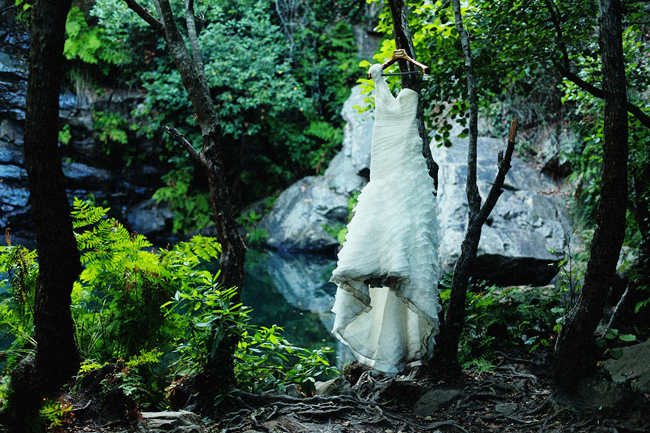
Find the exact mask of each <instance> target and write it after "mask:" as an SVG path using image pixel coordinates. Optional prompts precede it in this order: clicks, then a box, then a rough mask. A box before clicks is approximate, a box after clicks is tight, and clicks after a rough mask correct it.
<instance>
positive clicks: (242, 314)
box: [0, 199, 334, 425]
mask: <svg viewBox="0 0 650 433" xmlns="http://www.w3.org/2000/svg"><path fill="white" fill-rule="evenodd" d="M107 212H108V209H105V208H101V207H92V206H90V205H89V204H87V203H85V202H83V201H81V200H79V199H75V201H74V209H73V212H72V217H73V229H74V231H75V233H76V238H77V244H78V247H79V250H80V252H81V262H82V264H83V265H84V270H83V271H82V273H81V275H80V277H79V280H78V281H77V282H75V284H74V288H73V293H72V306H71V310H72V316H73V319H74V322H75V333H76V335H75V336H76V341H77V344H78V346H79V350H80V353H81V356H82V358H83V359H85V361H84V362H83V363H82V365H81V368H80V375H81V376H80V377H83V376H86V375H88V374H90V373H91V372H92V371H93V370H96V369H98V368H101V367H102V365H105V364H107V363H115V365H116V370H115V372H114V373H112V374H109V375H108V376H107V377H106V378H105V379H104V382H103V385H102V386H104V388H105V392H106V393H109V392H111V390H112V389H114V388H116V387H117V389H119V390H120V392H121V393H122V394H124V395H125V396H127V397H128V398H129V399H130V401H132V402H133V403H134V404H135V405H136V406H142V407H146V406H148V405H151V404H155V405H160V404H161V402H162V398H163V388H164V386H163V385H161V377H160V373H159V371H160V370H161V367H162V370H163V371H164V370H168V371H169V372H170V374H171V377H170V378H169V379H175V378H178V377H179V376H183V375H185V374H190V373H196V372H198V371H200V370H201V368H202V367H203V366H204V365H205V364H206V363H207V362H208V361H209V360H210V358H211V357H212V356H214V354H215V352H216V349H217V348H218V346H219V344H220V342H221V341H222V340H223V338H224V337H225V336H237V337H238V340H239V342H240V343H239V347H238V348H237V352H236V355H235V356H236V357H237V359H238V360H239V362H238V363H237V371H236V377H237V378H238V380H240V381H241V383H242V386H244V387H246V388H248V389H251V390H269V389H284V388H285V387H286V386H287V385H288V384H290V383H297V384H299V385H301V386H302V388H303V392H306V393H309V392H310V391H309V390H312V391H313V382H314V380H315V379H314V378H315V377H325V376H327V375H328V374H331V373H332V372H333V371H334V370H333V368H332V367H330V365H329V363H328V361H327V360H326V358H325V357H324V355H323V352H322V351H313V352H312V351H310V350H307V349H302V348H297V347H294V346H292V345H291V344H290V343H288V342H287V341H286V340H284V339H283V338H282V337H281V335H280V329H279V328H277V327H271V328H257V327H254V326H252V325H250V324H249V323H248V322H249V315H250V310H249V309H247V308H245V307H244V306H242V305H241V304H239V305H233V304H232V303H231V299H232V297H233V296H234V294H235V293H236V289H235V288H229V289H223V288H221V287H219V286H218V285H217V283H216V280H217V276H218V273H217V274H216V275H214V274H212V273H211V272H209V271H207V270H204V269H202V267H203V264H205V263H207V262H209V261H214V260H215V259H216V258H217V256H218V254H219V253H220V251H221V246H220V245H219V244H218V243H217V241H216V240H215V239H213V238H205V237H201V236H195V237H193V238H192V239H191V240H190V241H189V242H180V243H178V244H177V245H175V246H174V247H173V248H172V247H168V248H167V249H161V250H156V249H154V248H152V245H151V243H150V242H149V241H148V240H147V239H146V238H145V237H144V236H142V235H138V234H135V233H129V232H128V231H127V230H126V229H125V228H124V227H123V226H122V225H121V224H120V223H119V222H117V221H116V220H115V219H112V218H107V217H106V213H107ZM7 239H8V240H9V239H10V238H9V236H7ZM1 252H2V254H0V272H2V273H4V274H5V275H7V278H6V279H5V280H4V281H3V282H2V289H3V291H2V292H1V293H3V294H4V295H5V296H4V299H3V300H2V302H0V330H1V331H2V332H3V336H4V338H5V339H6V340H7V341H8V343H7V344H4V345H3V347H2V349H3V353H2V354H3V358H4V359H6V360H7V361H6V364H5V370H6V371H8V370H10V369H11V368H12V367H13V366H14V365H15V363H17V362H18V361H19V360H20V359H22V358H23V357H24V356H26V355H27V354H29V353H31V352H32V351H33V349H34V347H35V342H34V341H33V339H32V337H31V335H32V332H33V296H34V287H35V282H36V277H37V275H38V265H37V257H36V253H35V252H30V251H28V250H26V249H25V248H22V247H19V246H7V247H3V248H2V251H1ZM156 371H158V373H156ZM6 385H7V384H6V383H5V384H4V385H3V383H2V381H1V380H0V400H1V398H2V396H3V395H4V396H5V397H6V393H7V392H8V391H7V387H6ZM1 403H2V401H0V404H1ZM45 410H46V412H44V416H45V417H46V418H47V419H48V420H49V422H50V423H54V424H56V425H58V424H57V423H61V422H63V421H64V420H65V419H66V416H67V415H66V413H67V412H68V411H67V409H66V407H61V406H57V403H55V402H51V404H48V405H46V407H45ZM54 424H53V425H54Z"/></svg>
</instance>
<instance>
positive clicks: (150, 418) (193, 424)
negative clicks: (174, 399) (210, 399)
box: [142, 410, 207, 433]
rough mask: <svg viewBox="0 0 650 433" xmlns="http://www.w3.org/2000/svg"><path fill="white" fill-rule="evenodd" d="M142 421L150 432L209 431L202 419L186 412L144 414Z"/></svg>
mask: <svg viewBox="0 0 650 433" xmlns="http://www.w3.org/2000/svg"><path fill="white" fill-rule="evenodd" d="M142 419H143V421H144V423H145V425H146V428H147V431H149V432H155V433H158V432H170V433H204V432H206V431H207V430H206V429H205V427H204V426H203V423H202V422H201V417H200V416H198V415H197V414H195V413H192V412H187V411H184V410H181V411H178V412H142Z"/></svg>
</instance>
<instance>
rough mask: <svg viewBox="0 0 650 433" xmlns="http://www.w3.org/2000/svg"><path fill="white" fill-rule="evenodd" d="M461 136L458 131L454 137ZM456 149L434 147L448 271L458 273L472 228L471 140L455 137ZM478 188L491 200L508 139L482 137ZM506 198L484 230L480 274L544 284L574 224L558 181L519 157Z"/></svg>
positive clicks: (509, 281)
mask: <svg viewBox="0 0 650 433" xmlns="http://www.w3.org/2000/svg"><path fill="white" fill-rule="evenodd" d="M454 135H456V134H454V133H453V132H452V137H453V136H454ZM452 143H453V146H452V147H450V148H445V147H437V146H436V145H435V143H434V144H433V145H432V153H433V158H434V159H435V160H436V162H437V163H438V164H439V165H440V172H439V192H438V206H439V209H440V226H441V227H440V228H441V232H442V243H441V245H440V250H439V253H440V261H441V268H442V269H443V271H449V270H452V269H453V266H454V263H455V261H456V259H457V258H458V256H459V254H460V245H461V243H462V241H463V238H464V235H465V227H466V225H467V209H468V206H467V199H466V194H465V185H466V179H467V146H468V140H466V139H458V138H452ZM477 149H478V155H477V159H478V173H477V177H478V182H477V183H478V187H479V190H480V194H481V197H482V198H483V200H485V198H487V195H488V193H489V190H490V187H491V186H492V182H494V179H495V177H496V173H497V154H498V151H499V149H504V150H505V145H504V143H503V140H499V139H494V138H485V137H479V139H478V144H477ZM511 165H512V168H511V169H510V171H509V172H508V174H507V175H506V180H505V184H504V188H503V194H502V195H501V197H500V198H499V201H498V202H497V204H496V206H495V207H494V209H493V210H492V213H491V214H490V216H489V217H488V220H487V222H486V224H485V225H484V226H483V230H482V234H481V241H480V243H479V251H478V258H477V263H476V268H475V271H474V276H475V277H477V278H481V279H485V280H489V281H491V282H493V283H495V284H501V285H523V284H533V285H544V284H547V283H548V282H549V281H550V280H551V279H552V278H553V276H554V275H555V273H556V272H555V270H554V268H553V267H552V266H550V265H551V264H552V263H554V262H556V261H557V260H558V258H557V257H556V256H555V255H553V254H551V253H549V250H556V251H557V252H558V253H560V254H562V252H563V251H564V249H565V247H566V244H565V233H566V232H568V231H570V230H571V229H570V227H571V221H570V218H569V215H568V213H567V210H566V205H565V202H564V199H563V197H562V196H561V195H559V191H558V189H557V187H556V186H555V184H554V183H553V181H552V180H551V179H550V178H549V177H547V176H546V175H544V174H541V173H539V172H537V171H536V170H535V169H533V168H531V167H529V166H527V165H525V164H524V163H523V162H522V161H520V160H519V159H518V158H513V160H512V164H511Z"/></svg>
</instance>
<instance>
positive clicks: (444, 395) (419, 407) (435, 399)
mask: <svg viewBox="0 0 650 433" xmlns="http://www.w3.org/2000/svg"><path fill="white" fill-rule="evenodd" d="M461 394H462V393H461V391H460V390H458V389H432V390H431V391H429V392H427V393H426V394H424V395H423V396H422V397H420V399H419V400H418V401H417V402H416V403H415V408H414V409H413V414H414V415H422V416H425V415H431V414H432V413H433V411H434V410H436V409H439V408H441V407H444V406H447V405H449V404H451V403H453V402H455V401H456V399H458V397H460V395H461Z"/></svg>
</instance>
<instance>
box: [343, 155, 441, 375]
mask: <svg viewBox="0 0 650 433" xmlns="http://www.w3.org/2000/svg"><path fill="white" fill-rule="evenodd" d="M407 166H408V167H409V169H408V170H399V169H395V171H393V172H392V173H391V174H390V175H388V176H385V177H383V178H381V179H376V180H375V179H372V178H371V181H370V182H369V183H368V185H367V186H366V187H365V188H364V190H363V191H362V192H361V194H360V195H359V201H358V204H357V206H356V208H355V211H354V217H353V218H352V221H351V222H350V224H349V225H348V233H347V236H346V240H345V243H344V244H343V248H342V249H341V251H340V252H339V257H338V265H337V268H336V269H335V270H334V272H333V276H332V278H331V280H330V281H332V282H333V283H335V284H337V286H338V290H337V294H336V301H335V304H334V307H333V309H332V311H333V312H334V313H336V319H335V322H334V329H333V331H332V332H333V333H334V334H335V335H336V336H337V337H338V338H339V339H340V340H341V341H342V342H344V343H345V344H346V345H348V346H349V347H350V349H351V351H352V353H353V354H354V355H355V357H356V358H357V359H358V360H359V361H360V362H362V363H363V364H365V365H368V366H370V367H373V368H374V369H376V370H378V371H381V372H384V373H386V374H389V375H394V374H397V373H399V372H401V371H403V370H404V369H405V368H406V367H409V366H412V365H417V364H419V363H420V362H421V361H422V360H425V359H427V358H428V357H430V356H431V355H432V353H433V345H434V344H435V340H434V336H435V335H436V334H437V333H438V326H439V322H438V312H439V310H440V306H439V303H438V276H439V272H440V271H439V263H438V256H437V249H438V245H439V239H438V220H437V208H436V202H435V197H434V195H433V190H434V187H433V181H432V179H431V178H430V177H429V175H428V172H427V171H426V164H425V161H424V158H422V156H421V155H418V158H414V159H413V161H410V162H409V164H407Z"/></svg>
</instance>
